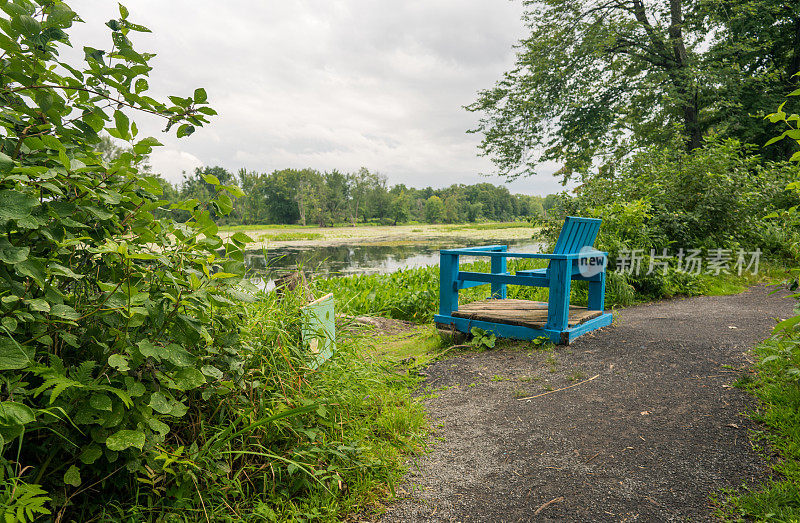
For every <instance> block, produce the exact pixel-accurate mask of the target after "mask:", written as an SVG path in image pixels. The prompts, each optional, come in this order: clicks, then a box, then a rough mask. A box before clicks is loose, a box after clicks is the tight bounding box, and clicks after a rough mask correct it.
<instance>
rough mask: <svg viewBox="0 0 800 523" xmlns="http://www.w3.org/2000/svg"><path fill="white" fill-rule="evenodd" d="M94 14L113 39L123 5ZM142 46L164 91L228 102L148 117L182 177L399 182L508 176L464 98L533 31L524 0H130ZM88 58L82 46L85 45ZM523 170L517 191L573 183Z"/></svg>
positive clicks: (90, 16)
mask: <svg viewBox="0 0 800 523" xmlns="http://www.w3.org/2000/svg"><path fill="white" fill-rule="evenodd" d="M70 5H71V6H72V7H73V9H75V10H76V11H77V12H78V14H79V15H80V16H81V17H82V18H83V19H84V20H85V22H86V23H85V24H76V26H75V28H74V29H73V30H72V32H71V33H70V34H71V39H72V43H73V45H74V46H75V47H76V49H77V50H80V49H82V47H83V46H84V45H91V46H93V47H98V48H108V47H109V46H108V42H109V41H110V36H109V34H108V33H109V31H108V29H107V28H106V27H105V26H104V23H105V22H106V21H108V20H109V19H111V18H116V17H118V16H119V14H118V11H117V6H116V2H113V1H110V0H73V1H72V2H70ZM125 5H126V6H127V7H128V8H129V10H130V20H131V21H133V22H135V23H141V24H143V25H146V26H147V27H149V28H150V29H151V30H152V31H153V33H151V34H146V33H133V34H132V35H131V39H132V40H133V42H134V45H135V47H136V49H137V50H138V51H140V52H143V51H147V52H155V53H157V56H156V58H154V59H153V61H152V62H151V65H153V67H154V70H153V71H152V72H151V77H150V86H151V94H152V95H154V96H155V97H156V98H163V97H165V96H166V95H168V94H174V95H178V96H187V95H190V94H191V93H192V92H193V90H194V88H195V87H204V88H205V89H206V91H207V92H208V98H209V102H210V104H211V106H212V107H213V108H214V109H215V110H217V111H218V112H219V116H217V117H214V118H213V119H212V123H211V124H210V125H208V126H206V127H204V128H202V129H198V130H197V132H195V134H194V135H192V136H190V137H189V138H183V139H180V140H178V139H177V138H174V136H171V135H167V134H165V133H162V132H161V130H162V128H163V124H162V122H161V121H158V120H155V119H149V118H147V117H145V116H141V115H136V116H135V119H136V121H137V124H138V125H139V129H140V132H141V133H145V134H149V135H153V136H156V138H158V139H159V140H160V141H161V142H162V143H164V145H165V147H162V148H159V149H158V150H157V151H156V152H154V153H153V155H152V157H151V163H152V164H153V167H154V170H155V171H156V172H160V173H161V174H163V175H164V176H165V177H166V178H167V179H168V180H170V181H173V182H177V181H179V180H180V179H181V172H182V171H184V170H185V171H191V170H193V169H194V168H195V167H198V166H201V165H221V166H223V167H225V168H226V169H228V170H237V169H239V168H241V167H245V168H247V169H249V170H256V171H259V172H267V171H272V170H274V169H282V168H287V167H294V168H303V167H312V168H315V169H319V170H323V171H324V170H331V169H339V170H342V171H354V170H356V169H358V168H359V167H361V166H364V167H367V168H368V169H369V170H370V171H377V172H380V173H381V174H384V175H385V176H387V177H388V179H389V183H390V184H397V183H405V184H407V185H410V186H415V187H424V186H427V185H432V186H434V187H442V186H446V185H450V184H452V183H477V182H481V181H490V182H492V183H498V184H499V183H503V179H502V178H500V177H497V176H490V177H488V178H487V177H482V176H480V174H479V173H491V172H492V166H491V163H490V162H489V161H488V160H487V159H485V158H480V157H478V149H477V144H478V143H479V137H478V136H477V135H470V134H467V133H466V131H467V129H469V128H471V127H472V126H474V125H475V122H476V121H477V115H474V114H472V113H469V112H467V111H466V110H464V109H463V106H464V105H467V104H469V103H471V102H473V101H474V100H475V98H476V93H477V92H478V91H479V90H480V89H484V88H489V87H491V86H492V85H494V83H495V82H496V81H497V80H498V79H499V78H500V76H501V74H502V73H503V72H504V71H505V70H506V69H508V68H509V67H510V66H511V65H512V63H513V59H514V50H513V47H512V46H513V44H514V43H515V42H516V41H517V40H518V39H519V38H520V37H521V36H523V34H524V28H523V25H522V22H521V21H520V15H521V9H522V8H521V5H520V2H519V1H511V0H458V1H456V0H400V1H397V0H392V1H389V0H305V1H302V0H283V1H277V0H273V1H269V2H254V1H252V0H249V1H244V0H225V1H213V2H212V1H210V0H204V1H198V0H194V1H191V2H190V1H188V0H129V1H128V2H126V3H125ZM80 56H82V52H81V53H80ZM554 170H555V169H554V167H553V166H547V167H545V168H543V169H542V172H541V173H540V174H539V175H538V176H534V177H531V178H526V179H523V180H518V181H516V182H514V183H512V184H510V185H508V187H509V189H510V190H511V191H512V192H524V193H529V194H547V193H550V192H556V191H560V190H562V188H561V186H560V185H559V184H558V182H557V180H556V179H554V178H553V176H552V175H551V174H550V173H552V172H553V171H554Z"/></svg>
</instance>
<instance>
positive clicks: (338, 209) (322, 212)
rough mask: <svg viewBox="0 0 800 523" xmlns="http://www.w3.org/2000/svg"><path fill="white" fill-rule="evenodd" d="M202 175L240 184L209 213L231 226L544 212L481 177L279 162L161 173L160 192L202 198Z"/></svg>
mask: <svg viewBox="0 0 800 523" xmlns="http://www.w3.org/2000/svg"><path fill="white" fill-rule="evenodd" d="M103 149H104V155H107V156H109V155H110V156H113V155H114V154H120V151H121V149H119V148H118V147H115V146H114V145H113V144H105V143H104V144H103ZM143 167H147V166H146V165H144V166H143ZM206 174H212V175H214V176H215V177H216V178H217V179H219V180H221V182H222V183H225V184H229V185H230V186H231V187H236V188H237V189H240V191H237V194H236V196H238V198H237V199H235V200H233V201H232V202H231V207H232V208H231V211H230V212H229V213H227V214H224V215H223V214H220V213H212V217H213V218H214V220H215V221H216V222H217V223H219V224H221V225H228V226H230V225H234V224H266V223H272V224H294V223H299V224H300V225H302V226H305V225H307V224H312V223H313V224H317V225H319V226H320V227H327V226H331V225H340V224H344V223H348V224H350V225H356V224H357V223H358V222H362V223H370V222H371V223H379V224H381V225H397V224H398V223H405V222H408V221H409V220H417V221H426V222H429V223H441V222H446V223H463V222H475V221H479V220H512V219H516V218H527V219H533V218H538V217H540V216H541V215H542V214H543V213H544V209H543V207H542V198H540V197H537V196H527V195H521V194H511V193H510V192H509V191H508V189H507V188H505V187H497V186H494V185H492V184H489V183H481V184H475V185H460V184H458V185H451V186H450V187H447V188H444V189H432V188H430V187H428V188H425V189H414V188H409V187H406V186H405V185H402V184H400V185H396V186H394V187H391V188H387V185H386V177H384V176H381V175H379V174H377V173H373V172H370V171H369V170H367V169H366V168H363V167H362V168H361V169H359V170H358V171H357V172H355V173H348V174H344V173H340V172H338V171H331V172H324V173H321V172H318V171H315V170H313V169H302V170H297V169H282V170H277V171H273V172H271V173H257V172H253V171H247V170H245V169H241V170H240V171H239V172H238V173H237V174H235V175H234V174H231V173H229V172H228V171H226V170H225V169H224V168H222V167H205V168H202V169H201V168H198V169H195V172H194V174H193V175H192V176H190V177H185V178H184V180H183V182H182V183H181V184H180V185H179V186H178V187H174V186H172V185H171V184H169V183H167V182H165V181H164V180H162V179H158V181H159V183H161V185H162V187H163V189H164V191H165V192H164V199H168V200H169V201H170V202H179V201H184V200H192V199H196V200H199V201H205V200H207V199H208V198H209V197H210V196H211V195H212V194H213V190H212V189H210V187H211V186H210V185H209V184H208V183H207V182H206V181H205V180H204V179H203V176H205V175H206ZM434 196H435V198H434V199H433V200H431V198H432V197H434ZM429 200H430V201H431V203H430V204H428V201H429ZM169 216H170V217H172V218H173V219H175V220H177V221H185V220H186V219H187V218H188V214H187V213H186V212H185V211H182V210H172V211H171V212H170V213H169Z"/></svg>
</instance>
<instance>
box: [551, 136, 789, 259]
mask: <svg viewBox="0 0 800 523" xmlns="http://www.w3.org/2000/svg"><path fill="white" fill-rule="evenodd" d="M798 174H800V169H798V167H797V166H796V165H792V164H789V163H786V162H762V161H761V158H759V157H758V156H757V155H755V154H753V149H752V147H747V146H742V145H741V144H740V143H739V142H737V141H735V140H719V139H710V140H709V141H708V142H707V143H706V144H705V145H704V146H703V147H702V148H700V149H696V150H694V151H693V152H691V153H687V152H685V151H683V150H681V149H680V148H679V147H672V148H652V149H647V150H645V151H642V152H640V153H638V154H636V155H633V156H632V157H631V158H630V159H627V160H625V161H622V162H620V163H619V164H618V165H617V166H616V167H615V168H613V169H611V168H609V169H607V170H605V171H604V172H603V173H602V174H601V175H598V176H596V177H594V178H592V179H591V180H589V181H587V183H585V184H584V185H583V186H582V187H581V189H580V191H579V192H578V194H577V195H576V196H574V197H569V196H566V195H564V196H562V197H561V199H560V200H559V201H558V202H557V204H556V206H555V207H554V209H553V210H551V211H550V215H551V216H552V217H553V219H552V220H551V221H550V222H548V223H547V224H546V227H545V231H546V232H547V233H548V234H549V236H550V238H551V239H552V238H554V237H555V235H556V234H557V230H558V229H559V228H560V220H561V218H562V217H563V215H567V214H574V215H579V216H595V217H599V218H602V219H603V225H602V227H601V230H600V235H599V237H598V243H597V246H598V248H600V249H602V250H605V251H608V252H609V253H610V256H611V260H610V263H611V265H612V266H613V265H614V262H615V258H616V257H617V255H618V254H619V252H620V251H621V250H622V249H643V250H644V251H645V253H647V254H649V253H650V250H651V249H655V250H656V252H657V253H658V254H661V249H663V248H669V249H671V250H672V252H673V253H674V252H676V251H677V250H678V249H680V248H683V249H693V248H697V249H711V248H726V249H738V248H743V249H746V250H748V251H751V250H754V249H755V248H756V247H758V248H760V249H761V250H762V251H764V253H765V256H770V257H772V258H773V259H774V260H775V261H777V262H780V261H783V260H787V261H790V260H794V259H797V256H798V254H800V251H798V249H797V247H796V245H797V240H798V239H800V236H798V232H797V229H796V228H794V227H792V226H784V224H782V223H779V222H777V221H776V220H774V219H772V218H769V217H768V215H770V213H776V212H782V210H786V209H790V208H793V207H794V206H796V205H797V203H798V202H800V199H798V196H797V194H796V193H793V192H792V191H788V190H787V189H786V185H787V183H789V182H790V181H792V180H794V179H796V177H797V176H798ZM646 263H649V260H646Z"/></svg>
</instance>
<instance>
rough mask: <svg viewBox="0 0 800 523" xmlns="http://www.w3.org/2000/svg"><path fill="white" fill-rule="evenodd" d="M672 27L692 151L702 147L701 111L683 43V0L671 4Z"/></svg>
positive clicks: (678, 82)
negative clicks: (698, 106)
mask: <svg viewBox="0 0 800 523" xmlns="http://www.w3.org/2000/svg"><path fill="white" fill-rule="evenodd" d="M669 14H670V26H669V39H670V41H671V43H672V53H673V58H674V60H675V69H676V70H675V71H674V72H673V74H671V75H670V76H672V78H673V83H675V84H676V85H675V87H676V90H677V92H678V96H679V97H680V101H681V106H682V109H683V125H684V127H685V132H686V148H687V149H688V150H689V151H691V150H693V149H697V148H698V147H700V146H701V145H702V135H701V133H700V122H699V114H698V113H699V111H698V108H697V86H696V85H694V81H693V78H690V76H689V75H690V74H691V72H690V70H689V55H688V53H687V52H686V44H685V43H684V41H683V9H682V6H681V0H670V2H669Z"/></svg>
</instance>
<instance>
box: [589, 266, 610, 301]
mask: <svg viewBox="0 0 800 523" xmlns="http://www.w3.org/2000/svg"><path fill="white" fill-rule="evenodd" d="M597 276H598V279H597V281H590V282H589V306H588V307H587V308H588V309H589V310H590V311H602V310H603V308H604V306H605V300H606V273H605V271H604V272H601V273H600V274H598V275H597Z"/></svg>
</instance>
